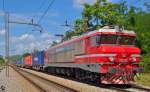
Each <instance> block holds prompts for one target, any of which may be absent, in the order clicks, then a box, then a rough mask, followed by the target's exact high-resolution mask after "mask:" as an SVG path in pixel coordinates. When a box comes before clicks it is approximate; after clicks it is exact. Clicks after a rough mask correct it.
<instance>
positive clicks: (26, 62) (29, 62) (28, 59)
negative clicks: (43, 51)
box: [23, 55, 32, 68]
mask: <svg viewBox="0 0 150 92" xmlns="http://www.w3.org/2000/svg"><path fill="white" fill-rule="evenodd" d="M23 63H24V66H23V67H25V68H32V55H28V56H25V57H23Z"/></svg>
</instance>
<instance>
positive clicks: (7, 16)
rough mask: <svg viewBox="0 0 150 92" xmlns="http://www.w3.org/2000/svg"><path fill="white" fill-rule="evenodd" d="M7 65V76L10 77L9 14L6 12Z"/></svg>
mask: <svg viewBox="0 0 150 92" xmlns="http://www.w3.org/2000/svg"><path fill="white" fill-rule="evenodd" d="M5 63H6V76H7V77H9V13H8V12H5Z"/></svg>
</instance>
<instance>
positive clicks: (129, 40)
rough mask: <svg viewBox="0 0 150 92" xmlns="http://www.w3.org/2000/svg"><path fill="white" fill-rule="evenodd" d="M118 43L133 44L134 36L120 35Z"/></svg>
mask: <svg viewBox="0 0 150 92" xmlns="http://www.w3.org/2000/svg"><path fill="white" fill-rule="evenodd" d="M119 44H120V45H134V44H135V37H132V36H121V37H120V39H119Z"/></svg>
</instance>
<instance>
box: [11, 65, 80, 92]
mask: <svg viewBox="0 0 150 92" xmlns="http://www.w3.org/2000/svg"><path fill="white" fill-rule="evenodd" d="M13 69H14V70H15V71H16V72H18V73H19V74H20V75H21V76H23V77H24V78H25V79H26V80H28V81H29V82H30V83H31V84H33V85H34V86H35V87H37V88H38V89H39V90H40V92H78V91H77V90H75V89H72V88H69V87H66V86H64V85H61V84H58V83H56V82H53V81H50V80H47V79H45V78H42V77H40V76H38V75H36V74H32V73H30V72H27V71H25V70H23V69H20V68H17V67H13Z"/></svg>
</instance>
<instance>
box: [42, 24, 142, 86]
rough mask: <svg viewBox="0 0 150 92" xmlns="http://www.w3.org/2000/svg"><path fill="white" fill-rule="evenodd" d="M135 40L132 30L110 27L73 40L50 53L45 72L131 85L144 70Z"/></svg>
mask: <svg viewBox="0 0 150 92" xmlns="http://www.w3.org/2000/svg"><path fill="white" fill-rule="evenodd" d="M135 37H136V34H135V33H134V32H133V31H127V30H124V29H122V28H119V27H109V26H105V27H103V28H102V29H99V30H95V31H91V32H88V33H85V34H84V35H81V36H79V37H73V38H72V39H70V40H68V41H64V42H62V43H59V44H58V45H55V46H53V47H51V48H49V49H48V50H47V51H48V56H49V59H48V64H46V66H44V67H45V68H44V69H45V70H46V71H47V72H50V73H55V74H62V75H67V76H73V77H75V78H77V79H80V80H90V81H97V82H100V83H104V84H128V83H129V82H130V81H133V80H134V76H135V75H136V73H138V72H142V71H143V68H142V67H140V66H139V62H140V49H139V48H137V47H135V45H134V44H135Z"/></svg>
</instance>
